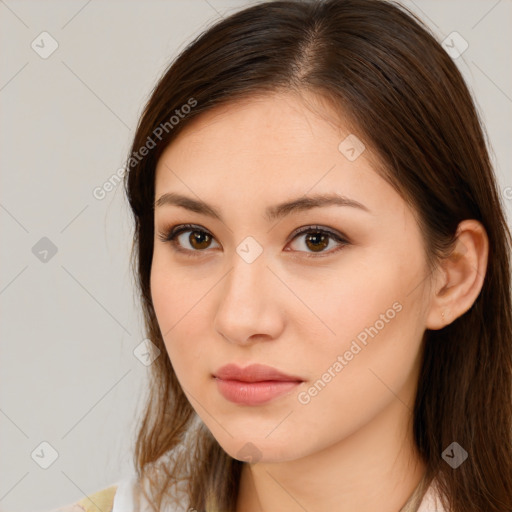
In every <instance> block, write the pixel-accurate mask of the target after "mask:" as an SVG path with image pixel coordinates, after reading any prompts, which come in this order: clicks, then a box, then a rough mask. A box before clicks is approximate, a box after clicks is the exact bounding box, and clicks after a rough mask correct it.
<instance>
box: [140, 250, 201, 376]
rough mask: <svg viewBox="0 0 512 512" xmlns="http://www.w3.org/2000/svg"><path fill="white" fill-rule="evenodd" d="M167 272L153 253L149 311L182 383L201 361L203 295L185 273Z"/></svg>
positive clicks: (165, 267)
mask: <svg viewBox="0 0 512 512" xmlns="http://www.w3.org/2000/svg"><path fill="white" fill-rule="evenodd" d="M169 268H170V267H169V265H166V264H165V259H164V258H163V257H161V256H160V255H159V254H157V253H156V252H155V255H154V258H153V264H152V268H151V279H150V285H151V298H152V301H153V308H154V310H155V314H156V318H157V321H158V325H159V328H160V332H161V334H162V337H163V340H164V343H165V347H166V349H167V352H168V354H169V358H170V360H171V362H172V365H173V367H174V369H175V371H176V374H177V376H178V378H179V379H180V380H181V378H182V376H183V378H185V379H186V378H187V375H188V376H190V375H193V374H192V372H191V371H190V369H191V368H194V366H195V365H196V364H197V363H198V362H199V361H201V360H204V347H201V341H202V340H203V341H204V333H203V334H202V335H201V334H200V332H199V329H200V328H201V326H204V323H205V314H206V313H205V310H204V307H205V305H206V297H205V295H206V293H207V291H205V288H204V286H203V287H202V286H199V285H198V286H197V291H196V290H195V289H194V287H193V286H191V284H190V278H187V277H186V273H184V272H179V271H176V270H175V269H174V270H170V269H169ZM206 290H207V289H206ZM202 348H203V351H202V350H201V349H202ZM201 352H203V357H202V356H201ZM203 364H204V363H203Z"/></svg>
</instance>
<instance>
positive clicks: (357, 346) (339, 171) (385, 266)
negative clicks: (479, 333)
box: [151, 94, 428, 462]
mask: <svg viewBox="0 0 512 512" xmlns="http://www.w3.org/2000/svg"><path fill="white" fill-rule="evenodd" d="M304 98H306V99H307V102H308V105H309V107H308V106H307V105H306V104H305V102H304V101H303V100H302V99H301V98H299V97H298V96H295V95H291V94H289V95H288V94H286V95H285V94H279V95H278V94H276V95H273V96H267V97H264V98H252V99H251V100H245V101H244V102H239V103H236V104H235V103H233V104H230V105H228V106H222V107H218V108H217V109H216V110H212V111H210V112H207V113H205V114H203V115H202V116H200V117H198V118H197V119H195V120H194V122H193V123H191V124H190V125H189V126H187V128H186V129H185V130H184V131H183V132H182V133H180V135H179V136H178V138H177V139H176V140H175V141H174V142H173V143H172V144H171V145H170V146H169V147H167V148H166V150H165V152H164V153H163V154H162V156H161V158H160V160H159V162H158V166H157V170H156V182H155V187H156V195H155V199H156V200H157V203H158V204H157V205H156V206H155V240H154V256H153V261H152V269H151V292H152V299H153V304H154V309H155V312H156V316H157V319H158V323H159V326H160V330H161V332H162V336H163V338H164V341H165V345H166V348H167V351H168V354H169V357H170V360H171V362H172V365H173V368H174V370H175V372H176V375H177V377H178V380H179V382H180V384H181V386H182V388H183V390H184V391H185V394H186V395H187V398H188V399H189V401H190V403H191V405H192V407H193V408H194V409H195V411H196V412H197V414H198V415H199V416H200V417H201V419H202V421H203V422H204V423H205V424H206V426H207V427H208V428H209V429H210V431H211V432H212V434H213V436H214V437H215V438H216V439H217V440H218V442H219V443H220V445H221V446H222V447H223V448H224V450H225V451H226V452H227V453H228V454H229V455H231V456H232V457H234V458H238V459H240V460H242V459H245V458H247V457H248V458H251V457H252V458H253V459H256V458H258V459H259V460H261V461H269V462H270V461H284V460H292V459H296V458H299V457H303V456H306V455H308V454H312V453H314V452H317V451H319V450H322V449H325V448H327V447H329V446H331V445H334V444H336V443H339V442H340V441H342V440H343V439H345V438H347V437H348V436H350V435H351V434H353V433H355V432H357V431H358V430H359V429H362V428H363V427H364V426H365V425H367V424H369V423H371V422H372V421H373V420H374V419H375V418H376V417H377V416H378V415H379V414H380V413H381V412H382V411H383V410H385V409H386V408H388V407H389V406H390V405H391V404H392V403H393V401H396V400H397V398H399V399H400V400H401V401H403V402H404V403H405V404H408V405H409V407H410V408H411V409H412V403H413V399H414V393H415V389H416V384H417V379H418V370H419V364H418V362H419V358H418V353H419V349H420V345H421V340H422V336H423V333H424V330H425V324H426V317H427V313H428V292H427V289H426V288H427V279H426V278H427V275H428V271H427V266H426V258H425V254H424V246H423V240H422V237H421V232H420V230H419V227H418V225H417V223H416V221H415V218H414V215H413V212H412V211H411V210H410V209H409V207H408V206H407V205H406V203H405V202H404V200H403V199H402V198H401V197H400V195H399V194H398V193H397V192H396V191H395V190H394V189H393V188H392V187H391V186H390V185H389V184H388V183H387V182H386V181H385V180H384V179H383V178H381V177H380V176H379V174H378V173H377V172H376V171H375V168H374V166H373V165H372V163H371V160H372V158H371V154H370V150H369V148H368V147H366V149H364V150H363V152H362V153H361V154H360V155H359V156H357V154H358V152H359V151H360V150H361V149H362V147H361V146H358V145H357V143H356V144H355V145H354V138H353V137H354V134H352V135H351V131H350V130H349V129H348V127H346V126H343V123H341V126H340V123H339V121H338V126H336V125H335V124H333V123H331V122H329V121H328V120H327V118H330V119H332V118H333V114H332V113H329V112H328V111H327V110H326V109H325V106H322V105H323V104H322V103H320V101H317V98H315V97H313V96H304ZM312 107H314V108H312ZM326 116H327V117H326ZM329 116H330V117H329ZM349 135H350V137H349V138H348V139H346V138H347V136H349ZM342 141H345V142H343V143H342ZM360 141H362V142H363V144H364V140H361V139H360ZM340 143H342V144H341V145H340ZM351 148H353V151H351ZM354 157H356V158H354ZM164 194H179V195H182V196H186V197H187V198H190V200H193V201H202V202H204V203H207V204H208V205H209V207H210V210H208V209H206V210H204V209H203V210H202V211H199V210H198V208H194V210H195V211H192V210H191V209H189V208H187V207H186V206H187V203H186V202H181V205H178V204H175V202H173V201H171V200H170V196H167V199H168V200H167V201H165V200H164V199H163V198H162V196H164ZM322 195H329V196H331V197H334V196H335V195H336V196H337V197H344V198H345V199H346V201H345V204H341V203H335V202H330V203H329V202H326V203H324V204H316V206H312V205H313V203H312V202H311V203H307V202H304V201H303V200H304V199H305V198H306V197H311V198H317V197H319V196H322ZM175 197H176V196H175ZM161 198H162V199H161ZM159 199H160V201H158V200H159ZM297 199H299V200H302V202H301V203H298V204H296V205H295V206H294V207H288V208H286V207H285V208H277V207H276V205H280V204H282V203H288V202H291V201H295V200H297ZM191 204H192V203H191V202H189V203H188V205H189V206H190V205H191ZM358 205H359V206H358ZM212 211H214V212H215V213H216V214H218V218H217V217H216V216H212V215H210V214H211V212H212ZM187 225H188V226H187ZM190 225H191V226H190ZM180 227H181V228H182V230H180V231H178V233H175V236H172V233H170V231H171V230H172V229H175V231H176V228H180ZM227 364H235V365H237V366H239V367H240V368H242V369H244V368H245V367H247V366H248V365H251V364H262V365H267V366H270V367H272V368H274V369H276V370H278V371H279V372H281V373H283V374H285V375H287V376H288V377H285V380H284V381H279V382H276V377H275V375H272V374H264V373H258V372H256V373H255V374H253V375H252V377H253V378H254V379H256V381H257V382H253V383H247V382H245V383H244V382H240V381H239V380H237V379H238V377H237V376H233V375H231V377H229V376H228V375H225V376H224V379H221V378H217V377H218V376H219V369H220V368H221V367H223V366H224V365H227ZM216 376H217V377H216ZM247 376H248V374H246V375H245V378H247ZM240 379H242V380H243V379H244V376H242V377H240ZM286 379H288V380H286ZM263 381H266V382H263ZM391 390H393V391H391ZM404 410H406V408H405V407H404Z"/></svg>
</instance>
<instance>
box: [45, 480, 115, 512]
mask: <svg viewBox="0 0 512 512" xmlns="http://www.w3.org/2000/svg"><path fill="white" fill-rule="evenodd" d="M117 488H118V485H117V484H116V485H111V486H109V487H106V488H104V489H100V490H98V491H96V492H94V493H93V494H90V495H89V496H87V497H85V498H82V499H81V500H79V501H77V502H75V503H71V504H69V505H64V506H63V507H60V508H58V509H55V510H52V511H51V512H112V510H113V507H114V496H115V495H116V492H117Z"/></svg>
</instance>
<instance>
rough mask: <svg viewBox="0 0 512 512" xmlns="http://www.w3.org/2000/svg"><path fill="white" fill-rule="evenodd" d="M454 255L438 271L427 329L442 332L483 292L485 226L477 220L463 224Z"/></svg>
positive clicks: (486, 251)
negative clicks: (441, 330)
mask: <svg viewBox="0 0 512 512" xmlns="http://www.w3.org/2000/svg"><path fill="white" fill-rule="evenodd" d="M456 237H457V239H456V242H455V246H454V249H453V251H452V252H451V254H450V255H449V256H448V257H446V258H445V259H443V260H442V261H441V263H440V267H439V268H438V271H437V275H436V280H435V286H434V289H433V291H432V296H431V300H430V309H429V311H428V314H427V324H426V327H427V329H433V330H436V329H442V328H443V327H445V326H446V325H449V324H451V323H452V322H453V321H454V320H455V319H456V318H458V317H459V316H462V315H463V314H464V313H466V311H467V310H468V309H470V308H471V306H472V305H473V303H474V302H475V300H476V299H477V297H478V294H479V293H480V290H481V289H482V286H483V283H484V278H485V273H486V270H487V259H488V254H489V239H488V237H487V232H486V231H485V228H484V227H483V225H482V224H481V223H480V222H478V221H477V220H474V219H468V220H464V221H462V222H461V223H460V224H459V225H458V227H457V232H456Z"/></svg>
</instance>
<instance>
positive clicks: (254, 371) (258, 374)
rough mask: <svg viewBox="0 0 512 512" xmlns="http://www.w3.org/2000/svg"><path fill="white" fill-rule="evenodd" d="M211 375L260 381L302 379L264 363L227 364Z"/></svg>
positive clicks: (243, 380) (246, 380) (229, 378)
mask: <svg viewBox="0 0 512 512" xmlns="http://www.w3.org/2000/svg"><path fill="white" fill-rule="evenodd" d="M213 375H214V377H217V378H218V379H222V380H238V381H241V382H262V381H266V380H279V381H300V382H302V381H303V379H301V378H300V377H296V376H294V375H287V374H285V373H283V372H280V371H279V370H277V369H276V368H272V366H266V365H264V364H250V365H249V366H246V367H245V368H241V367H240V366H238V365H236V364H227V365H225V366H222V367H221V368H219V369H218V370H217V371H216V372H215V373H214V374H213Z"/></svg>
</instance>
